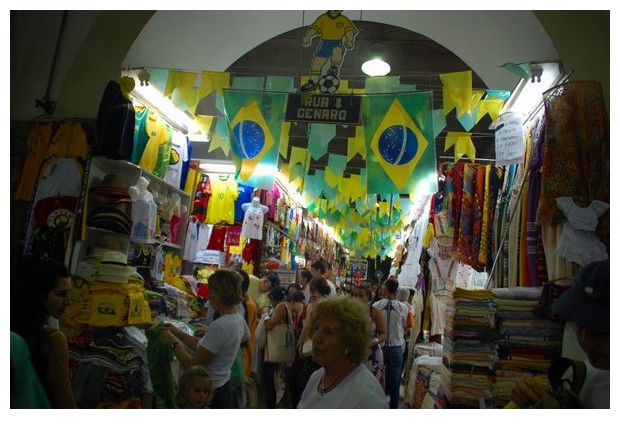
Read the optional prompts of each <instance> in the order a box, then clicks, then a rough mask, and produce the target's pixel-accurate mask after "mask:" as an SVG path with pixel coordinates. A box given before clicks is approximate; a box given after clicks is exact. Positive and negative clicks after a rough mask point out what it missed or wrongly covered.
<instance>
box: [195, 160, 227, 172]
mask: <svg viewBox="0 0 620 429" xmlns="http://www.w3.org/2000/svg"><path fill="white" fill-rule="evenodd" d="M200 161H201V162H200V164H199V168H200V169H201V170H202V171H204V172H205V173H211V174H235V171H236V169H235V165H234V164H233V163H232V162H229V161H220V160H215V159H210V160H207V159H204V160H200Z"/></svg>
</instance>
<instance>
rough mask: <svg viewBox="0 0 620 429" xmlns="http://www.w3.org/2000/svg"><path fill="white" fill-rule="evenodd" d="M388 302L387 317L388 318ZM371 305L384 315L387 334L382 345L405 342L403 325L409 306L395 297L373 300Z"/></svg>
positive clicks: (400, 344) (402, 343)
mask: <svg viewBox="0 0 620 429" xmlns="http://www.w3.org/2000/svg"><path fill="white" fill-rule="evenodd" d="M388 303H389V304H390V306H391V307H389V310H390V312H389V318H388ZM372 306H373V307H375V308H378V309H379V310H381V311H382V312H383V314H385V315H386V321H387V327H388V336H387V338H386V340H385V342H384V343H383V344H382V345H383V346H390V347H393V346H402V345H404V344H405V326H406V325H407V316H408V315H409V307H407V306H406V305H405V304H403V303H402V302H400V301H398V300H396V299H389V300H388V299H382V300H380V301H377V302H375V303H374V304H373V305H372Z"/></svg>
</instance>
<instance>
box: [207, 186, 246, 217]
mask: <svg viewBox="0 0 620 429" xmlns="http://www.w3.org/2000/svg"><path fill="white" fill-rule="evenodd" d="M209 182H210V184H211V197H210V198H209V203H208V204H207V217H206V222H207V223H211V224H218V223H227V224H229V225H233V224H234V223H235V200H236V199H237V196H238V195H239V187H238V185H237V182H236V181H235V178H234V177H233V176H231V175H217V174H213V175H210V176H209Z"/></svg>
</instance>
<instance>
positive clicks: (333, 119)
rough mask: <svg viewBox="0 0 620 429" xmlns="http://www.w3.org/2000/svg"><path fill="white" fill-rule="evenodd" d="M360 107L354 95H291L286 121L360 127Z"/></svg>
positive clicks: (359, 102) (288, 101)
mask: <svg viewBox="0 0 620 429" xmlns="http://www.w3.org/2000/svg"><path fill="white" fill-rule="evenodd" d="M360 105H361V97H358V96H354V95H314V94H289V95H288V100H287V104H286V116H285V120H286V121H289V122H318V123H328V124H347V125H359V123H360Z"/></svg>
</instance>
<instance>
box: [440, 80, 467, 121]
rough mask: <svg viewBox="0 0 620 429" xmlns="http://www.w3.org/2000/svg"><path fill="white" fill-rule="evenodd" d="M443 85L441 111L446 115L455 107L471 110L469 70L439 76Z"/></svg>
mask: <svg viewBox="0 0 620 429" xmlns="http://www.w3.org/2000/svg"><path fill="white" fill-rule="evenodd" d="M439 78H440V79H441V82H442V84H443V111H444V115H447V114H448V113H450V112H451V111H452V109H454V108H455V107H457V108H460V110H461V111H463V110H465V111H468V110H471V101H472V88H471V70H467V71H462V72H454V73H443V74H440V75H439Z"/></svg>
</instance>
